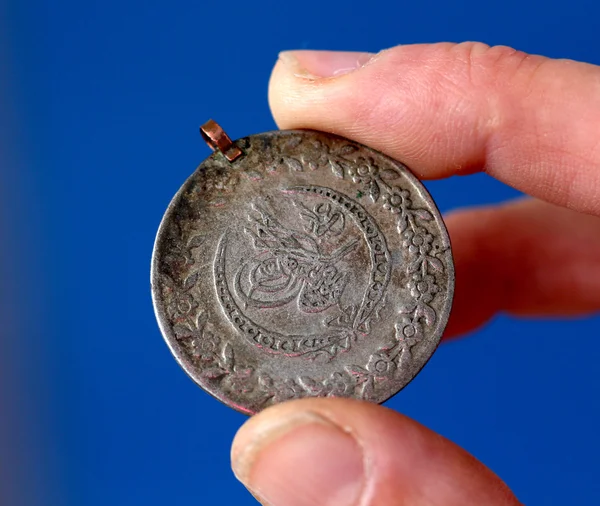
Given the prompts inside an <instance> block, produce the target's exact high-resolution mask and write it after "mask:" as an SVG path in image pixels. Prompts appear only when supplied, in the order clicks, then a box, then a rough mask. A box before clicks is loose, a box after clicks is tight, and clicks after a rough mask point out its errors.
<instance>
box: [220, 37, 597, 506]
mask: <svg viewBox="0 0 600 506" xmlns="http://www.w3.org/2000/svg"><path fill="white" fill-rule="evenodd" d="M269 99H270V104H271V108H272V111H273V115H274V117H275V120H276V121H277V123H278V125H279V126H280V127H281V128H285V129H290V128H312V129H316V130H322V131H326V132H332V133H335V134H338V135H341V136H344V137H347V138H350V139H353V140H356V141H358V142H360V143H363V144H365V145H368V146H371V147H373V148H376V149H378V150H380V151H382V152H384V153H386V154H388V155H390V156H391V157H393V158H397V159H400V160H402V161H403V162H404V163H406V164H407V165H408V166H409V167H411V169H412V170H413V171H414V172H415V173H416V175H417V176H419V177H420V178H424V179H427V178H445V177H449V176H453V175H468V174H472V173H474V172H479V171H485V172H486V173H487V174H489V175H490V176H492V177H495V178H497V179H499V180H500V181H503V182H504V183H506V184H509V185H511V186H513V187H514V188H516V189H518V190H520V191H522V192H524V193H526V194H528V195H530V197H528V198H524V199H520V200H517V201H514V202H509V203H505V204H501V205H494V206H486V207H482V208H476V209H465V210H460V211H455V212H453V213H450V214H449V215H448V216H447V217H446V224H447V226H448V229H449V232H450V236H451V240H452V245H453V254H454V259H455V265H456V295H455V300H454V306H453V310H452V315H451V318H450V322H449V324H448V328H447V332H446V337H455V336H459V335H462V334H465V333H467V332H470V331H472V330H474V329H476V328H478V327H480V326H481V325H483V324H485V322H487V321H488V320H489V319H490V318H491V317H492V316H493V315H494V314H496V313H498V312H503V313H508V314H514V315H520V316H552V315H553V316H567V315H568V316H572V315H585V314H591V313H593V312H595V311H598V310H600V136H599V135H598V132H599V125H600V67H596V66H594V65H588V64H585V63H579V62H575V61H571V60H553V59H549V58H544V57H542V56H533V55H528V54H525V53H522V52H519V51H516V50H514V49H511V48H508V47H489V46H486V45H484V44H480V43H471V42H469V43H463V44H428V45H412V46H398V47H395V48H392V49H388V50H385V51H382V52H380V53H378V54H377V55H373V54H369V53H340V52H328V51H294V52H285V53H282V54H281V55H280V58H279V60H278V62H277V64H276V65H275V68H274V70H273V75H272V78H271V82H270V89H269ZM523 266H526V268H523ZM484 273H485V279H486V290H483V291H482V290H479V289H478V287H479V283H480V280H481V279H482V278H483V275H484ZM231 456H232V466H233V469H234V472H235V474H236V476H237V477H238V478H239V479H240V480H241V481H242V482H243V483H244V484H245V485H246V487H247V488H248V489H249V490H250V491H251V492H252V493H253V494H254V495H255V497H256V498H257V499H258V500H259V501H261V502H262V503H263V504H265V505H271V506H400V505H402V506H405V505H406V506H470V505H473V506H482V505H485V506H508V505H518V504H520V503H519V501H518V500H517V498H515V497H514V495H513V494H512V492H511V491H510V490H509V488H508V487H507V486H506V485H505V484H504V483H503V482H502V481H501V480H500V478H499V477H497V476H496V475H495V474H494V473H493V472H491V471H490V470H489V469H487V468H486V467H485V466H484V465H483V464H481V463H480V462H478V461H477V460H476V459H475V458H474V457H472V456H471V455H469V454H468V453H467V452H466V451H465V450H463V449H461V448H459V447H458V446H456V445H454V444H453V443H452V442H450V441H448V440H447V439H445V438H443V437H441V436H440V435H438V434H435V433H433V432H431V431H430V430H428V429H427V428H425V427H423V426H422V425H420V424H418V423H417V422H415V421H413V420H410V419H409V418H407V417H405V416H403V415H401V414H399V413H396V412H394V411H391V410H389V409H386V408H384V407H381V406H376V405H373V404H370V403H366V402H360V401H354V400H348V399H302V400H297V401H290V402H287V403H284V404H280V405H277V406H274V407H271V408H269V409H266V410H265V411H263V412H261V413H260V414H258V415H256V416H254V417H252V418H251V419H250V420H249V421H248V422H246V423H245V424H244V425H243V426H242V428H241V429H240V430H239V432H238V434H237V435H236V437H235V440H234V442H233V447H232V452H231Z"/></svg>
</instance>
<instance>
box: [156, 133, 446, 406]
mask: <svg viewBox="0 0 600 506" xmlns="http://www.w3.org/2000/svg"><path fill="white" fill-rule="evenodd" d="M203 135H204V137H205V139H206V140H207V141H208V142H209V144H211V146H212V147H213V148H216V150H215V152H214V153H213V154H212V156H210V157H209V158H207V159H206V160H205V161H204V162H202V163H201V164H200V166H199V167H198V168H197V169H196V171H195V172H194V173H193V174H192V175H191V176H190V177H189V179H188V180H187V181H186V182H185V184H184V185H183V186H182V187H181V189H180V190H179V192H178V193H177V194H176V195H175V197H174V198H173V200H172V202H171V204H170V205H169V207H168V209H167V212H166V214H165V216H164V218H163V220H162V223H161V225H160V228H159V231H158V235H157V238H156V243H155V246H154V253H153V258H152V274H151V281H152V296H153V302H154V308H155V312H156V316H157V319H158V322H159V325H160V328H161V331H162V334H163V336H164V338H165V340H166V342H167V344H168V346H169V348H170V349H171V351H172V353H173V355H174V356H175V358H176V360H177V361H178V363H179V364H180V365H181V366H182V368H183V369H184V370H185V371H186V372H187V373H188V374H189V375H190V376H191V378H192V379H193V380H194V381H195V382H196V383H197V384H198V385H200V386H201V387H202V388H203V389H204V390H206V391H207V392H209V393H210V394H212V395H213V396H214V397H216V398H217V399H219V400H221V401H223V402H224V403H225V404H227V405H229V406H231V407H232V408H234V409H236V410H238V411H241V412H244V413H247V414H253V413H256V412H258V411H260V410H262V409H264V408H266V407H268V406H270V405H272V404H275V403H279V402H282V401H286V400H289V399H295V398H301V397H352V398H358V399H364V400H368V401H372V402H376V403H381V402H383V401H385V400H387V399H388V398H390V397H391V396H392V395H394V394H396V393H397V392H398V391H399V390H401V389H402V388H403V387H404V386H406V385H407V384H408V383H409V382H410V381H411V380H412V379H413V378H414V377H415V376H416V374H417V373H418V372H419V371H420V370H421V368H422V367H423V366H424V365H425V363H426V362H427V361H428V360H429V358H430V357H431V355H432V354H433V352H434V351H435V349H436V347H437V345H438V343H439V341H440V338H441V336H442V333H443V331H444V328H445V326H446V323H447V320H448V316H449V313H450V308H451V304H452V296H453V291H454V265H453V260H452V253H451V248H450V241H449V238H448V233H447V231H446V228H445V226H444V223H443V221H442V217H441V215H440V213H439V211H438V209H437V208H436V206H435V204H434V202H433V200H432V199H431V197H430V195H429V194H428V192H427V191H426V189H425V188H424V186H423V185H422V184H421V183H420V182H419V180H418V179H417V178H416V177H415V176H413V175H412V173H411V172H410V170H409V169H408V168H407V167H406V166H405V165H403V164H402V163H399V162H398V161H395V160H392V159H391V158H389V157H387V156H385V155H383V154H382V153H380V152H377V151H375V150H373V149H371V148H368V147H366V146H363V145H360V144H357V143H356V142H353V141H350V140H348V139H344V138H341V137H337V136H334V135H330V134H325V133H322V132H315V131H277V132H268V133H262V134H259V135H253V136H250V137H246V138H243V139H240V140H238V141H236V142H234V143H232V142H231V141H230V140H229V138H228V137H227V136H226V135H225V134H224V132H222V130H220V127H218V125H216V123H214V122H210V123H209V124H207V126H206V127H205V128H204V130H203Z"/></svg>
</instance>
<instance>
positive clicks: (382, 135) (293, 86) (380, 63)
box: [269, 43, 600, 215]
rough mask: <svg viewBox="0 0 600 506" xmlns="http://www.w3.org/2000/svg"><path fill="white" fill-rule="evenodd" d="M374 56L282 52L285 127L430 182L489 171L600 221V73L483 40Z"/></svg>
mask: <svg viewBox="0 0 600 506" xmlns="http://www.w3.org/2000/svg"><path fill="white" fill-rule="evenodd" d="M369 58H370V56H369V55H366V54H365V53H335V52H315V51H296V52H292V53H283V54H282V55H281V57H280V60H279V62H278V63H277V65H276V66H275V69H274V71H273V75H272V78H271V83H270V91H269V97H270V103H271V108H272V110H273V114H274V116H275V119H276V121H277V123H278V124H279V126H280V127H281V128H313V129H317V130H324V131H329V132H334V133H337V134H339V135H342V136H345V137H349V138H352V139H355V140H357V141H359V142H361V143H363V144H366V145H368V146H372V147H374V148H376V149H379V150H381V151H383V152H385V153H387V154H389V155H390V156H392V157H394V158H397V159H398V160H400V161H402V162H405V163H406V164H407V165H408V166H409V167H411V168H412V169H413V170H414V171H415V172H416V174H417V175H418V176H420V177H424V178H439V177H447V176H450V175H455V174H467V173H469V172H472V171H477V170H482V169H484V170H486V171H487V172H489V173H490V174H491V175H492V176H494V177H496V178H498V179H500V180H502V181H504V182H506V183H508V184H510V185H511V186H513V187H515V188H518V189H519V190H521V191H523V192H526V193H529V194H531V195H533V196H537V197H539V198H542V199H544V200H547V201H550V202H553V203H556V204H559V205H561V206H566V207H569V208H571V209H575V210H578V211H582V212H586V213H590V214H597V215H600V140H599V139H600V138H599V137H598V125H599V124H600V69H599V68H598V67H596V66H593V65H587V64H583V63H577V62H574V61H568V60H552V59H548V58H543V57H541V56H531V55H527V54H524V53H521V52H518V51H515V50H513V49H510V48H507V47H488V46H486V45H483V44H479V43H464V44H458V45H456V44H431V45H414V46H399V47H395V48H393V49H389V50H386V51H383V52H381V53H379V54H378V55H376V56H374V57H373V58H372V59H370V60H369ZM319 76H325V77H319ZM327 76H329V77H327ZM331 76H333V77H331Z"/></svg>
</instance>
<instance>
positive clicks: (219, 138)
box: [200, 119, 243, 162]
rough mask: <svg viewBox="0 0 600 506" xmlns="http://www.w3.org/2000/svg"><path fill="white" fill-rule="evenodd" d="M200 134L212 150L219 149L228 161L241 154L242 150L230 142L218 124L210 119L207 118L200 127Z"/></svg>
mask: <svg viewBox="0 0 600 506" xmlns="http://www.w3.org/2000/svg"><path fill="white" fill-rule="evenodd" d="M200 135H202V138H203V139H204V140H205V141H206V144H208V145H209V146H210V148H211V149H212V150H213V151H220V152H221V153H223V155H224V156H225V158H227V160H229V161H230V162H233V161H234V160H236V159H237V158H239V157H240V156H241V155H242V154H243V153H242V150H241V149H240V148H238V147H237V146H236V145H235V144H233V142H231V139H230V138H229V136H228V135H227V134H226V133H225V131H224V130H223V129H222V128H221V127H220V126H219V124H218V123H217V122H216V121H213V120H212V119H209V120H208V121H207V122H206V123H204V125H202V126H201V127H200Z"/></svg>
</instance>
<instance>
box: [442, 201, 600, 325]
mask: <svg viewBox="0 0 600 506" xmlns="http://www.w3.org/2000/svg"><path fill="white" fill-rule="evenodd" d="M446 224H447V226H448V230H449V232H450V238H451V241H452V249H453V255H454V261H455V268H456V291H455V297H454V304H453V308H452V314H451V317H450V321H449V323H448V327H447V330H446V336H451V335H457V334H462V333H465V332H468V331H470V330H473V329H475V328H477V327H479V326H480V325H482V324H483V323H484V322H486V321H487V320H488V319H489V318H490V317H492V316H493V315H494V314H496V313H498V312H508V313H512V314H516V315H528V316H542V315H554V316H560V315H562V316H565V315H580V314H586V313H591V312H593V311H598V310H600V218H598V217H595V216H588V215H585V214H579V213H576V212H574V211H570V210H568V209H564V208H560V207H558V206H554V205H551V204H547V203H545V202H541V201H539V200H535V199H523V200H519V201H516V202H512V203H508V204H504V205H501V206H490V207H484V208H480V209H467V210H464V211H459V212H454V213H452V214H450V215H449V216H447V218H446Z"/></svg>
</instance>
